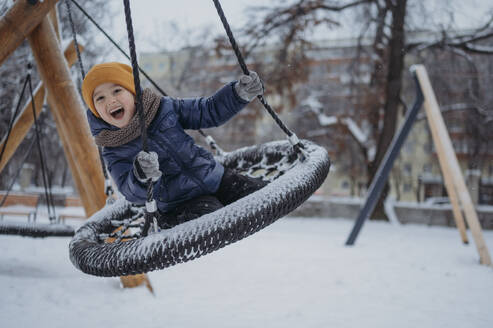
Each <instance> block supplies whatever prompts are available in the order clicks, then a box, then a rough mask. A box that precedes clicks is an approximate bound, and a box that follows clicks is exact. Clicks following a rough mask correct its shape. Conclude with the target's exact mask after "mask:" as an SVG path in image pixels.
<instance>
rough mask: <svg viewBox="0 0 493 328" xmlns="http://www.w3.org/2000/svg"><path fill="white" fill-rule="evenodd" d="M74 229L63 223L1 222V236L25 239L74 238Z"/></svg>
mask: <svg viewBox="0 0 493 328" xmlns="http://www.w3.org/2000/svg"><path fill="white" fill-rule="evenodd" d="M74 233H75V232H74V228H73V227H71V226H68V225H66V224H61V223H29V222H28V223H21V222H0V235H17V236H23V237H35V238H36V237H37V238H44V237H72V236H73V235H74Z"/></svg>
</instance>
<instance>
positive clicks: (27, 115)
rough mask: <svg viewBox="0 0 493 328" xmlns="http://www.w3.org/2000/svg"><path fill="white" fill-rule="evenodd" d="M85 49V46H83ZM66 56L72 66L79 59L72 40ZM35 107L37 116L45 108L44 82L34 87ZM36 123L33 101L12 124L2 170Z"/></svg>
mask: <svg viewBox="0 0 493 328" xmlns="http://www.w3.org/2000/svg"><path fill="white" fill-rule="evenodd" d="M82 49H83V48H82ZM64 55H65V58H66V59H67V62H68V65H69V66H72V65H73V64H74V63H75V61H76V60H77V53H76V52H75V47H74V43H73V42H71V43H70V44H69V45H67V47H66V48H65V51H64ZM33 93H34V107H35V110H36V117H38V116H39V114H40V113H41V109H42V108H43V104H44V101H45V95H46V93H45V88H44V86H43V83H39V84H38V86H37V87H36V88H35V89H34V91H33ZM33 123H34V118H33V110H32V102H31V101H29V103H27V104H26V106H24V108H22V110H21V112H20V113H19V115H18V116H17V119H16V120H15V122H14V125H13V126H12V131H11V132H10V136H9V140H8V142H7V145H6V146H5V151H4V153H3V157H2V159H1V160H0V172H2V170H3V169H4V168H5V166H6V165H7V163H8V161H9V160H10V158H11V157H12V155H13V154H14V152H15V151H16V149H17V147H19V145H20V144H21V142H22V140H24V138H25V137H26V134H27V132H28V131H29V129H30V128H31V126H32V125H33ZM5 139H6V136H5V137H4V138H3V139H2V141H1V142H0V149H2V148H3V145H4V143H5V141H6V140H5Z"/></svg>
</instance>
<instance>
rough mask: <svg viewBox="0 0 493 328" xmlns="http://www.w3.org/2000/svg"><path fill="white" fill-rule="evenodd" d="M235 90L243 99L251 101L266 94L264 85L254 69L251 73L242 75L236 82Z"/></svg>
mask: <svg viewBox="0 0 493 328" xmlns="http://www.w3.org/2000/svg"><path fill="white" fill-rule="evenodd" d="M235 90H236V93H237V94H238V96H240V97H241V98H242V99H243V100H245V101H248V102H250V101H251V100H252V99H253V98H255V97H256V96H260V95H263V94H264V85H263V84H262V81H261V80H260V78H259V77H258V74H257V73H255V72H254V71H250V75H242V76H241V77H240V78H239V79H238V82H236V83H235Z"/></svg>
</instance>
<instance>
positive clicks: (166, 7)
mask: <svg viewBox="0 0 493 328" xmlns="http://www.w3.org/2000/svg"><path fill="white" fill-rule="evenodd" d="M417 1H421V0H409V1H408V3H410V4H412V3H416V2H417ZM423 1H424V0H423ZM113 3H114V11H115V14H116V16H117V17H114V20H115V26H114V34H113V35H116V36H117V37H120V38H125V37H126V33H127V32H126V28H125V18H124V14H123V3H122V1H113ZM273 3H277V1H273V0H222V1H221V4H222V7H223V10H224V12H225V14H226V17H227V18H228V21H229V23H230V24H231V26H232V27H233V29H234V28H239V27H241V26H242V25H244V23H245V22H246V20H247V17H248V16H247V15H246V13H245V9H246V8H247V7H248V6H253V5H269V4H273ZM451 3H453V5H452V4H451ZM426 6H427V7H428V8H433V9H432V10H433V12H434V13H437V15H436V16H438V17H439V16H440V15H439V14H438V13H441V12H445V11H446V10H448V9H450V8H453V12H454V16H455V19H456V21H457V22H459V23H460V26H462V27H470V26H477V25H476V24H478V23H479V22H481V21H483V22H484V21H485V17H486V15H487V12H488V11H491V9H492V8H493V1H492V0H467V1H463V0H426ZM131 9H132V18H133V25H134V30H135V32H134V33H135V36H136V46H137V50H138V51H140V52H143V51H156V50H157V49H163V48H164V46H160V45H155V46H153V44H155V43H156V42H155V41H157V40H159V41H160V42H161V41H162V42H163V43H164V42H168V43H169V44H168V45H169V47H168V48H173V44H172V43H176V45H178V46H179V45H180V42H178V41H179V40H176V38H175V40H174V41H173V42H172V41H171V39H172V38H171V36H169V34H170V33H169V31H170V30H167V29H165V28H164V26H165V25H166V24H170V23H171V22H174V23H176V25H177V27H178V28H179V30H180V31H181V32H184V31H188V30H190V29H192V30H194V31H196V33H197V32H198V31H200V30H203V29H204V28H209V29H210V31H211V32H212V33H224V30H223V27H222V25H221V22H220V20H219V17H218V15H217V13H216V9H215V7H214V3H213V1H212V0H178V1H162V0H139V1H131ZM448 19H449V17H448V14H447V15H445V14H444V15H443V20H444V21H448ZM438 20H439V19H438ZM118 21H121V24H118V23H117V22H118ZM434 23H435V24H437V23H440V22H439V21H436V22H434ZM424 25H426V23H425V24H424ZM444 25H446V24H444ZM423 27H426V26H423ZM348 30H349V28H346V32H344V30H343V29H342V30H340V31H338V32H331V35H330V36H329V37H332V38H334V37H344V36H346V35H347V33H348V32H347V31H348ZM324 35H325V34H324Z"/></svg>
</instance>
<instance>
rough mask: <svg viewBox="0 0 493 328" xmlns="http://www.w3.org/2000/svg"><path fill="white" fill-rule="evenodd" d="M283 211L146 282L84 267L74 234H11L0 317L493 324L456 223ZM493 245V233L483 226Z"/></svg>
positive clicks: (485, 280)
mask: <svg viewBox="0 0 493 328" xmlns="http://www.w3.org/2000/svg"><path fill="white" fill-rule="evenodd" d="M352 224H353V222H352V221H351V220H344V219H329V218H284V219H281V220H279V221H278V222H276V223H275V224H273V225H271V226H269V227H267V228H265V229H264V230H262V231H260V232H258V233H256V234H255V235H253V236H251V237H249V238H246V239H244V240H242V241H239V242H237V243H235V244H232V245H229V246H227V247H225V248H223V249H221V250H219V251H217V252H214V253H212V254H209V255H207V256H204V257H201V258H199V259H196V260H194V261H191V262H187V263H184V264H179V265H176V266H173V267H170V268H168V269H165V270H162V271H155V272H151V273H149V274H148V276H149V278H150V280H151V283H152V285H153V288H154V291H155V295H152V294H151V293H150V292H149V291H148V290H147V289H146V288H145V287H138V288H134V289H121V288H120V285H119V284H120V283H119V279H118V278H98V277H93V276H89V275H86V274H83V273H81V272H80V271H78V270H77V269H75V268H74V267H73V266H72V264H71V262H70V260H69V256H68V244H69V241H70V238H47V239H30V238H23V237H18V236H0V249H1V251H2V256H1V257H0V293H1V295H2V298H1V299H0V326H1V327H3V328H8V327H33V326H37V327H53V328H55V327H67V326H70V327H75V328H76V327H84V328H85V327H88V326H90V327H101V326H103V325H107V324H109V323H111V325H112V326H118V327H136V326H138V327H197V326H202V327H413V328H414V327H422V328H426V327H475V328H481V327H492V326H493V313H492V312H491V291H492V290H493V275H492V273H493V269H492V268H491V267H486V266H482V265H479V264H478V255H477V252H476V250H475V247H474V246H472V245H469V246H464V245H462V244H461V242H460V238H459V234H458V233H457V231H456V230H455V229H453V228H445V227H427V226H418V225H402V226H395V225H391V224H388V223H381V222H367V223H366V224H365V227H364V229H363V230H362V232H361V235H360V237H359V239H358V241H357V243H356V245H355V246H353V247H345V246H344V242H345V239H346V238H347V235H348V233H349V231H350V230H351V227H352ZM484 237H485V240H486V242H487V244H488V246H489V249H490V250H491V249H493V231H484Z"/></svg>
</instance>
